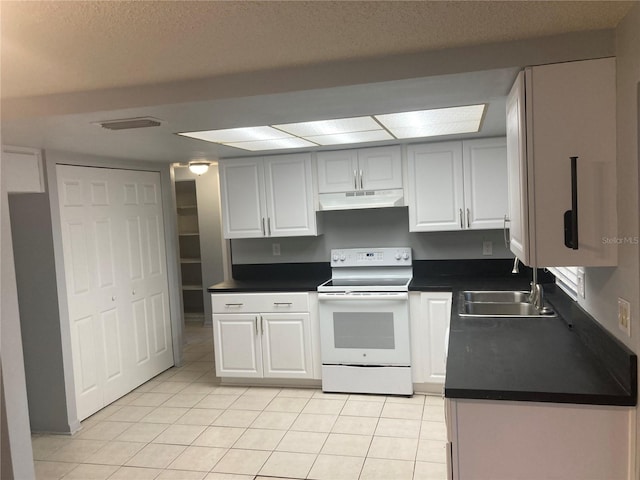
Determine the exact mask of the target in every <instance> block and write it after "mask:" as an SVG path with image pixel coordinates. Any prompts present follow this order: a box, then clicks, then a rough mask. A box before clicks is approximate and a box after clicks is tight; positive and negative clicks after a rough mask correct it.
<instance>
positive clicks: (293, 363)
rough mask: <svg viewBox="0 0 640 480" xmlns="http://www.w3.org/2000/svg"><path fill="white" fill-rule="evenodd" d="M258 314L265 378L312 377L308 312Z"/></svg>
mask: <svg viewBox="0 0 640 480" xmlns="http://www.w3.org/2000/svg"><path fill="white" fill-rule="evenodd" d="M261 317H262V318H261V323H262V352H263V365H264V376H265V378H267V377H274V378H312V377H313V368H312V357H311V336H310V331H309V325H310V319H309V314H308V313H263V314H262V315H261Z"/></svg>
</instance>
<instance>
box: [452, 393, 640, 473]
mask: <svg viewBox="0 0 640 480" xmlns="http://www.w3.org/2000/svg"><path fill="white" fill-rule="evenodd" d="M634 413H635V409H634V408H633V407H618V406H600V405H575V404H558V403H535V402H509V401H497V400H467V399H445V416H446V419H447V437H448V442H449V443H448V444H447V447H448V448H449V451H448V452H447V453H448V455H447V457H448V458H447V467H448V469H449V472H448V473H449V475H448V477H447V478H448V479H450V480H469V479H471V480H475V479H492V480H512V479H514V478H517V479H520V480H539V479H543V478H548V479H550V478H553V479H558V480H576V479H581V480H600V479H605V478H606V479H607V480H626V479H629V478H632V477H633V456H635V452H633V451H632V447H630V443H629V435H630V428H631V427H630V426H631V425H632V424H634V423H635V418H634V417H635V415H634ZM631 445H633V442H632V443H631Z"/></svg>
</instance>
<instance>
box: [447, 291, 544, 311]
mask: <svg viewBox="0 0 640 480" xmlns="http://www.w3.org/2000/svg"><path fill="white" fill-rule="evenodd" d="M458 314H459V315H460V316H461V317H553V316H555V313H554V312H553V310H551V309H549V308H542V309H538V308H536V307H535V305H533V304H532V303H531V301H530V293H529V292H523V291H511V290H505V291H464V292H461V293H460V298H459V302H458Z"/></svg>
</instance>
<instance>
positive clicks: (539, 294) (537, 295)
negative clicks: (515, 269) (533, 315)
mask: <svg viewBox="0 0 640 480" xmlns="http://www.w3.org/2000/svg"><path fill="white" fill-rule="evenodd" d="M529 303H531V305H533V306H534V307H535V309H536V310H538V312H540V313H542V314H547V313H549V312H551V309H550V308H549V307H545V306H544V290H543V289H542V285H540V284H539V283H538V269H537V268H535V267H534V268H533V276H532V280H531V292H530V293H529Z"/></svg>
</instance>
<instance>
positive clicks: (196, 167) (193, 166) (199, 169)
mask: <svg viewBox="0 0 640 480" xmlns="http://www.w3.org/2000/svg"><path fill="white" fill-rule="evenodd" d="M189 171H190V172H191V173H195V174H196V175H202V174H203V173H207V171H209V162H189Z"/></svg>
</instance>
